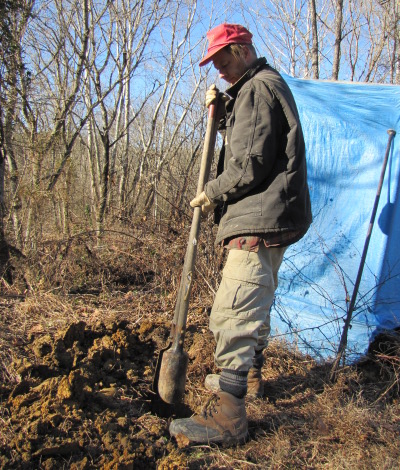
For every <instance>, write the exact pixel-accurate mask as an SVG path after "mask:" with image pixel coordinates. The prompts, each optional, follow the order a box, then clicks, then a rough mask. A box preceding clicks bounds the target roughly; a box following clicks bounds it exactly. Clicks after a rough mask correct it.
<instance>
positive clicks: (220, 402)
mask: <svg viewBox="0 0 400 470" xmlns="http://www.w3.org/2000/svg"><path fill="white" fill-rule="evenodd" d="M169 432H170V434H171V436H173V437H175V438H179V437H186V438H187V439H188V440H189V441H190V442H193V443H203V444H207V443H210V442H214V443H217V444H225V445H234V444H243V443H244V442H245V441H246V438H247V432H248V426H247V417H246V409H245V404H244V398H237V397H235V396H234V395H231V394H230V393H227V392H223V391H222V390H221V391H220V392H218V393H217V395H216V396H214V397H213V398H212V399H211V401H210V402H209V403H208V404H207V405H206V407H205V408H204V410H203V411H202V413H201V414H199V415H195V416H192V417H191V418H185V419H176V420H174V421H172V423H171V424H170V426H169Z"/></svg>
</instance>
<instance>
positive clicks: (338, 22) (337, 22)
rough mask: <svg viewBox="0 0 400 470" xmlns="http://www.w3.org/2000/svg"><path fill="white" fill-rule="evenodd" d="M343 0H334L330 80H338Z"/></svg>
mask: <svg viewBox="0 0 400 470" xmlns="http://www.w3.org/2000/svg"><path fill="white" fill-rule="evenodd" d="M342 23H343V0H336V12H335V47H334V52H333V66H332V80H338V78H339V69H340V56H341V52H340V48H341V45H342Z"/></svg>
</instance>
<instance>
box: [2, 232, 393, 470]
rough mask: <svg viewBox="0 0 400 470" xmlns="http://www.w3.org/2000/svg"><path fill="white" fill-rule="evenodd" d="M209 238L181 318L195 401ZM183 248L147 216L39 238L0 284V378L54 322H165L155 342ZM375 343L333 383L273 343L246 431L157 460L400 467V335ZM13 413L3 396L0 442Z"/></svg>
mask: <svg viewBox="0 0 400 470" xmlns="http://www.w3.org/2000/svg"><path fill="white" fill-rule="evenodd" d="M185 233H186V232H185ZM209 235H210V234H209ZM207 240H209V241H208V242H207V243H205V244H202V245H200V247H199V257H198V264H197V267H198V276H197V281H196V283H195V286H194V289H193V300H192V302H191V306H190V312H189V317H188V335H187V349H188V352H189V355H190V358H191V362H190V366H189V374H188V383H187V391H186V399H185V402H186V403H187V404H188V405H189V406H190V407H191V409H192V410H193V411H198V410H199V409H200V407H201V405H202V403H203V402H204V397H205V396H206V395H207V394H208V392H207V391H206V390H205V389H204V387H203V383H204V377H205V375H206V374H207V373H210V372H214V371H215V369H214V365H213V357H212V352H213V347H214V342H213V341H214V340H213V338H212V336H211V334H210V333H209V331H208V328H207V323H208V312H209V308H210V306H211V304H212V298H213V292H212V291H213V290H215V288H216V286H217V283H218V276H217V273H218V270H219V265H220V263H221V261H222V255H221V254H220V253H217V252H215V251H214V248H213V247H212V242H211V240H212V237H211V235H210V237H208V238H207ZM185 249H186V237H185V235H184V234H183V235H180V236H178V234H176V233H175V234H171V233H170V232H168V230H166V231H165V233H164V232H160V231H158V230H156V229H154V228H152V227H151V226H150V227H142V228H141V230H140V231H136V232H134V233H133V235H129V236H127V235H123V234H120V233H111V234H108V235H106V236H105V238H104V240H103V241H102V243H101V245H100V246H97V244H96V241H95V240H94V239H93V238H92V237H91V236H89V235H87V236H85V235H81V236H79V237H75V238H73V239H72V240H68V241H62V242H61V241H52V242H45V243H43V246H42V247H41V248H40V250H39V251H38V253H36V254H35V255H34V256H33V255H32V256H30V258H29V259H18V260H13V261H15V271H14V276H15V282H14V284H13V285H8V284H6V283H4V282H3V284H2V287H1V289H2V299H3V300H2V303H1V305H0V306H1V327H0V380H1V382H2V383H3V384H4V387H5V386H6V385H7V384H8V385H9V384H15V383H17V382H18V380H19V378H18V373H17V371H16V370H15V367H14V365H13V364H15V360H16V359H17V358H22V357H24V355H25V354H26V351H25V348H24V345H25V344H26V342H27V341H29V338H30V337H32V336H37V335H44V334H50V333H54V332H56V331H57V330H59V329H61V328H63V327H65V326H66V325H68V324H69V323H71V322H76V321H79V320H84V321H85V322H87V323H88V324H91V323H92V324H95V323H96V322H99V321H101V322H104V323H107V322H112V321H115V320H117V319H118V320H121V319H125V320H128V321H129V322H130V323H131V324H133V325H135V324H137V325H141V327H142V328H143V329H144V330H145V329H146V328H147V326H146V325H152V326H154V324H157V325H160V326H161V327H162V328H161V330H160V331H161V333H160V337H157V338H154V339H155V341H156V342H157V344H159V346H160V347H161V346H162V345H163V342H164V341H165V339H166V335H167V333H168V328H169V322H170V320H171V319H172V316H173V309H174V304H175V299H176V291H177V288H178V284H179V277H180V269H181V268H180V267H181V266H182V261H183V256H184V253H185ZM162 332H164V333H165V334H162ZM372 349H373V351H371V354H370V356H369V357H368V358H367V359H366V360H365V361H364V362H363V363H360V364H358V365H354V366H351V367H347V368H345V369H342V370H340V372H339V374H338V377H337V380H336V381H335V382H334V383H333V382H331V381H330V380H329V372H330V367H329V364H320V363H317V362H315V361H314V360H313V359H312V358H311V357H307V356H304V355H302V354H300V353H299V352H298V351H296V350H295V349H294V348H293V347H292V346H291V345H288V344H285V343H282V342H277V341H276V342H272V343H271V345H270V347H269V349H268V351H267V353H266V364H265V367H264V369H263V374H264V379H265V381H266V396H265V397H264V398H263V399H248V403H247V411H248V418H249V426H250V440H249V442H247V443H246V444H245V445H244V446H242V447H238V448H229V449H224V448H218V447H216V446H194V447H189V448H179V447H177V445H176V444H174V445H173V446H172V447H169V451H168V453H166V454H165V456H164V457H163V458H162V459H160V460H159V461H158V462H157V468H159V469H184V468H190V469H200V468H212V469H217V468H218V469H255V468H257V469H267V468H268V469H269V468H270V469H326V470H330V469H332V470H334V469H335V470H337V469H351V470H353V469H360V470H361V469H371V468H374V469H397V468H398V467H399V462H400V446H399V437H400V401H399V391H400V341H399V340H398V338H397V336H396V335H394V336H393V337H391V338H378V340H377V342H376V344H374V347H373V348H372ZM2 387H3V385H0V392H2V390H3V388H2ZM3 391H4V390H3ZM0 396H1V394H0ZM11 418H12V417H11V416H10V415H9V412H8V409H7V406H6V403H3V402H0V436H1V437H0V445H1V446H2V445H4V444H5V442H7V441H9V440H10V439H11V437H12V436H11V434H12V428H11V426H10V422H11V421H10V420H11ZM150 418H151V417H148V419H150ZM167 437H168V436H165V438H167ZM65 468H67V467H65ZM115 468H117V467H115Z"/></svg>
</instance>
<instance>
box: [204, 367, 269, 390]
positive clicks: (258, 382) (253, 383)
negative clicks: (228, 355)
mask: <svg viewBox="0 0 400 470" xmlns="http://www.w3.org/2000/svg"><path fill="white" fill-rule="evenodd" d="M219 378H220V375H219V374H208V375H207V376H206V380H205V382H204V386H205V387H206V389H207V390H211V391H212V392H219V391H220V390H221V388H220V386H219ZM247 395H248V396H250V397H257V398H261V397H262V396H264V382H263V380H262V377H261V369H256V368H255V367H252V368H251V369H250V370H249V374H248V376H247Z"/></svg>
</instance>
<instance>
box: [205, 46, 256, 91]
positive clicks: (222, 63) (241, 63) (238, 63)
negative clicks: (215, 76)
mask: <svg viewBox="0 0 400 470" xmlns="http://www.w3.org/2000/svg"><path fill="white" fill-rule="evenodd" d="M213 64H214V67H215V68H216V69H217V70H218V73H219V77H220V78H222V79H223V80H225V81H227V82H228V83H230V84H231V85H233V84H234V83H236V82H237V81H238V80H239V78H240V77H241V76H242V75H243V74H244V73H245V72H246V70H247V68H248V66H247V63H246V61H245V59H244V58H241V57H240V58H238V59H237V58H236V57H234V56H233V55H232V54H230V53H229V52H228V51H227V50H226V49H221V50H220V51H218V52H217V53H216V54H215V55H214V56H213Z"/></svg>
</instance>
